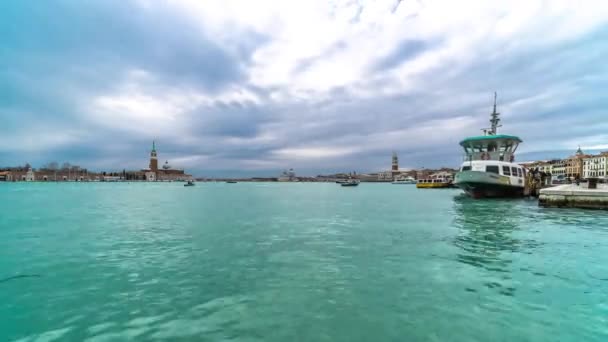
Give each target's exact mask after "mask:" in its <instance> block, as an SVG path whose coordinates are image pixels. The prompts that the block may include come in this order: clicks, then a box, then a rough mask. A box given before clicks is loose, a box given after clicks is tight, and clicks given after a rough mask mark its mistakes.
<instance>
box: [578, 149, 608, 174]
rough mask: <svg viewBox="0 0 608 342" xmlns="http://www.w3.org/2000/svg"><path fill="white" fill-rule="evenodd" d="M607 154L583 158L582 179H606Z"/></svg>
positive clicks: (607, 167) (607, 170)
mask: <svg viewBox="0 0 608 342" xmlns="http://www.w3.org/2000/svg"><path fill="white" fill-rule="evenodd" d="M607 173H608V152H602V153H600V154H599V155H592V156H586V157H585V158H583V176H582V178H602V179H606V178H608V174H607Z"/></svg>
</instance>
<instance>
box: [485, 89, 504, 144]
mask: <svg viewBox="0 0 608 342" xmlns="http://www.w3.org/2000/svg"><path fill="white" fill-rule="evenodd" d="M499 116H500V113H498V112H497V111H496V92H494V110H493V111H492V114H491V115H490V117H491V118H490V123H491V124H492V128H491V129H490V132H488V133H489V134H490V135H496V129H497V128H498V127H501V126H502V125H499V124H498V123H499V122H500V118H499Z"/></svg>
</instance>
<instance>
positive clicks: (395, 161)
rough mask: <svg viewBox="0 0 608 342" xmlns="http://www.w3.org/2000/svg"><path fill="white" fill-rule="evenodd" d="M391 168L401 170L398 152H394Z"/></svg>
mask: <svg viewBox="0 0 608 342" xmlns="http://www.w3.org/2000/svg"><path fill="white" fill-rule="evenodd" d="M391 170H392V171H399V157H397V152H393V162H392V168H391Z"/></svg>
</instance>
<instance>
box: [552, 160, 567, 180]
mask: <svg viewBox="0 0 608 342" xmlns="http://www.w3.org/2000/svg"><path fill="white" fill-rule="evenodd" d="M551 175H553V177H556V178H565V177H566V161H565V160H564V159H556V160H554V161H553V165H551Z"/></svg>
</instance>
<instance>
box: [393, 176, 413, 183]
mask: <svg viewBox="0 0 608 342" xmlns="http://www.w3.org/2000/svg"><path fill="white" fill-rule="evenodd" d="M392 184H403V185H407V184H416V180H415V179H414V178H413V177H410V176H407V177H405V178H395V180H394V181H393V182H392Z"/></svg>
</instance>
